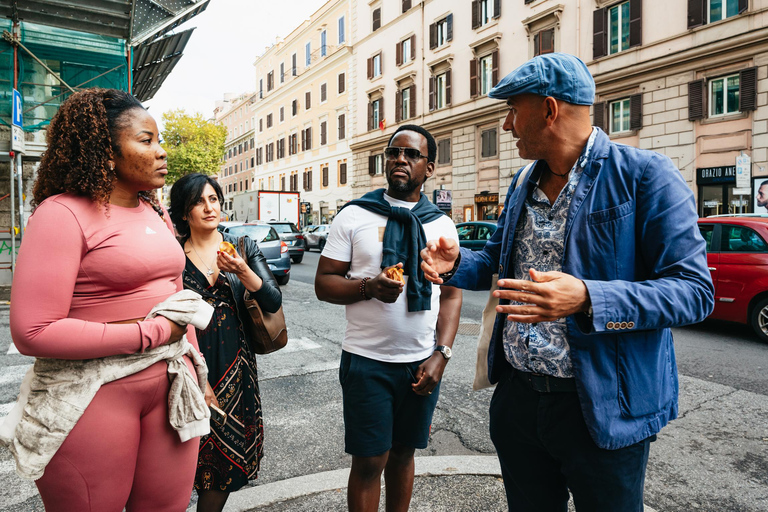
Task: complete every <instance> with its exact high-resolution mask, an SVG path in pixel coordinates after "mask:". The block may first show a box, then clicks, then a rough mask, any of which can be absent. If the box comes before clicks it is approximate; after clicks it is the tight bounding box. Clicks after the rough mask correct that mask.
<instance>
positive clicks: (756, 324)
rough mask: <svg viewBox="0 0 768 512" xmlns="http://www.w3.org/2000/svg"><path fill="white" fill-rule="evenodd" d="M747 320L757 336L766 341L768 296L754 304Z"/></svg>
mask: <svg viewBox="0 0 768 512" xmlns="http://www.w3.org/2000/svg"><path fill="white" fill-rule="evenodd" d="M749 320H750V324H752V329H753V330H754V331H755V334H757V337H758V338H760V339H761V340H762V341H764V342H768V298H766V299H763V300H761V301H760V302H758V303H757V304H755V307H754V309H753V310H752V314H751V315H750V319H749Z"/></svg>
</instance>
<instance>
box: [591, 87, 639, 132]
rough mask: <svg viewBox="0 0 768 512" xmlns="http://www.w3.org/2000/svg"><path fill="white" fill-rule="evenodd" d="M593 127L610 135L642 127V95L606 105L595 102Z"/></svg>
mask: <svg viewBox="0 0 768 512" xmlns="http://www.w3.org/2000/svg"><path fill="white" fill-rule="evenodd" d="M592 111H593V114H594V125H595V126H598V127H600V128H601V129H602V130H603V131H604V132H606V133H609V134H611V135H613V134H618V133H627V132H630V131H633V130H639V129H641V128H642V127H643V95H642V94H633V95H632V96H629V97H626V98H619V99H615V100H612V101H609V102H608V103H601V102H595V104H594V107H593V109H592Z"/></svg>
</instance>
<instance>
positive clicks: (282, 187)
mask: <svg viewBox="0 0 768 512" xmlns="http://www.w3.org/2000/svg"><path fill="white" fill-rule="evenodd" d="M280 190H285V174H281V175H280Z"/></svg>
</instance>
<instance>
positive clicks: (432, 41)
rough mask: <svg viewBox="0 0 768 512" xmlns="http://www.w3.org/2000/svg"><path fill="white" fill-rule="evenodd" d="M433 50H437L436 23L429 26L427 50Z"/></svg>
mask: <svg viewBox="0 0 768 512" xmlns="http://www.w3.org/2000/svg"><path fill="white" fill-rule="evenodd" d="M435 48H437V23H433V24H431V25H430V26H429V49H430V50H434V49H435Z"/></svg>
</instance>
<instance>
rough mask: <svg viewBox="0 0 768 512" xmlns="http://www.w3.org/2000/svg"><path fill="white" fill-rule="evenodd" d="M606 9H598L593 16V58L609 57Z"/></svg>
mask: <svg viewBox="0 0 768 512" xmlns="http://www.w3.org/2000/svg"><path fill="white" fill-rule="evenodd" d="M607 28H608V27H606V20H605V9H597V10H596V11H595V12H594V13H593V16H592V58H593V59H597V58H599V57H604V56H605V55H607V52H606V36H607V34H608V30H607Z"/></svg>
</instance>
